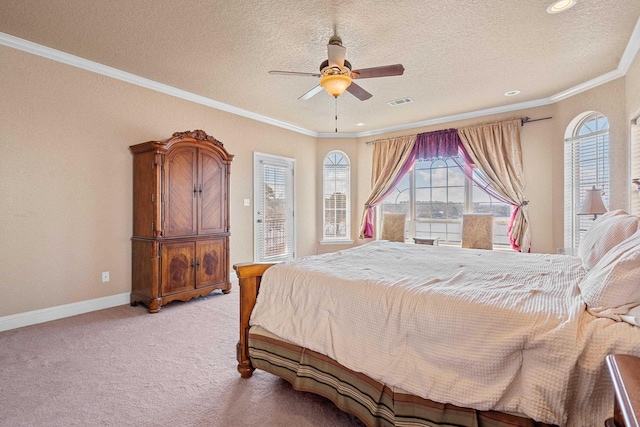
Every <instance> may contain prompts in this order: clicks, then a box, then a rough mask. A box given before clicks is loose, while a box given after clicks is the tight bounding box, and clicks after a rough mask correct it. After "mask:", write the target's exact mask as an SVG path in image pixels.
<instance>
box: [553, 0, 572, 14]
mask: <svg viewBox="0 0 640 427" xmlns="http://www.w3.org/2000/svg"><path fill="white" fill-rule="evenodd" d="M575 5H576V0H559V1H556V2H554V3H553V4H552V5H550V6H549V7H548V8H547V13H549V14H551V15H554V14H556V13H560V12H564V11H565V10H567V9H571V8H572V7H573V6H575Z"/></svg>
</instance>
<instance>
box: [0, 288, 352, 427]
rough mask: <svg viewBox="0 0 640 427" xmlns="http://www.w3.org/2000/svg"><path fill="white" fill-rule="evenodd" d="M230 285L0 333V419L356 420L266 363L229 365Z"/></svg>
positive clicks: (168, 422) (141, 422)
mask: <svg viewBox="0 0 640 427" xmlns="http://www.w3.org/2000/svg"><path fill="white" fill-rule="evenodd" d="M238 323H239V320H238V288H237V285H236V286H234V288H233V289H232V291H231V293H230V294H228V295H223V294H221V293H219V291H216V292H214V293H213V294H211V295H209V296H208V297H206V298H199V299H196V300H192V301H189V302H173V303H170V304H168V305H166V306H164V307H163V308H162V309H161V310H160V312H159V313H156V314H149V313H147V310H146V308H145V307H144V306H141V305H139V306H137V307H131V306H129V305H123V306H119V307H114V308H110V309H106V310H100V311H96V312H92V313H87V314H83V315H79V316H74V317H69V318H65V319H60V320H56V321H52V322H47V323H42V324H39V325H32V326H28V327H24V328H19V329H14V330H10V331H5V332H0V426H2V427H19V426H47V427H49V426H65V427H69V426H83V427H84V426H158V427H163V426H296V427H305V426H336V427H341V426H345V427H346V426H363V424H362V423H361V422H360V421H359V420H358V419H356V418H355V417H353V416H351V415H348V414H345V413H343V412H341V411H340V410H339V409H337V408H336V407H335V406H334V405H333V403H331V402H330V401H328V400H326V399H324V398H322V397H320V396H317V395H314V394H310V393H303V392H297V391H294V390H293V389H292V388H291V385H290V384H289V383H287V382H286V381H284V380H281V379H279V378H277V377H275V376H273V375H270V374H268V373H266V372H262V371H256V372H255V373H254V375H253V377H251V378H249V379H242V378H240V375H239V374H238V373H237V371H236V360H235V344H236V342H237V340H238Z"/></svg>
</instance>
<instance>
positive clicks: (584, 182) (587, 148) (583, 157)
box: [563, 111, 611, 248]
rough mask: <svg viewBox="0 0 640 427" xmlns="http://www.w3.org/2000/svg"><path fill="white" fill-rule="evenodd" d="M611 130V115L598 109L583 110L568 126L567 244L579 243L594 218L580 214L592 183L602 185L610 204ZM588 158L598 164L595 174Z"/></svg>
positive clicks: (565, 165) (565, 194) (564, 148)
mask: <svg viewBox="0 0 640 427" xmlns="http://www.w3.org/2000/svg"><path fill="white" fill-rule="evenodd" d="M602 120H604V125H602V126H600V127H598V123H599V122H598V121H602ZM592 122H595V127H594V130H592V131H589V132H585V130H587V129H589V126H588V125H589V124H590V123H592ZM610 134H611V129H610V128H609V119H608V118H607V116H605V115H604V114H602V113H600V112H598V111H588V112H585V113H582V114H580V115H578V116H576V117H575V118H574V119H573V120H572V121H571V123H570V124H569V126H567V130H566V132H565V139H564V147H563V150H564V246H565V247H568V248H576V247H578V246H579V245H580V240H581V238H582V236H583V235H584V233H585V232H586V230H587V229H588V228H589V226H590V225H591V223H592V222H593V217H592V216H589V215H578V212H579V211H580V208H581V206H582V203H583V202H584V199H585V197H586V190H589V189H591V187H592V186H595V187H596V188H599V189H602V191H603V196H602V199H603V201H604V204H605V206H609V190H610V184H611V170H610V166H609V162H610V158H611V156H610V147H611V143H610ZM585 152H586V153H585ZM589 152H593V154H589ZM589 156H591V157H589ZM588 162H589V163H593V164H595V172H593V173H595V177H592V176H590V175H588V170H589V169H590V167H589V166H586V165H587V163H588ZM583 172H584V173H583Z"/></svg>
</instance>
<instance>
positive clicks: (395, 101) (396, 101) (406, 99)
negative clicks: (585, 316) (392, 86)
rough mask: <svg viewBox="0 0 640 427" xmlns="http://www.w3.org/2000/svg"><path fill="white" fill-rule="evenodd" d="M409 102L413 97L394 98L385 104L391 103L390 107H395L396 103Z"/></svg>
mask: <svg viewBox="0 0 640 427" xmlns="http://www.w3.org/2000/svg"><path fill="white" fill-rule="evenodd" d="M410 102H413V99H411V98H400V99H396V100H394V101H389V102H387V104H389V105H391V106H392V107H395V106H396V105H402V104H408V103H410Z"/></svg>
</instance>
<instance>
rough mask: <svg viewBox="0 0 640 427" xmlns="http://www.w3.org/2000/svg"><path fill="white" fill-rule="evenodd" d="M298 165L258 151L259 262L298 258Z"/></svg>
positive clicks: (255, 172) (255, 171)
mask: <svg viewBox="0 0 640 427" xmlns="http://www.w3.org/2000/svg"><path fill="white" fill-rule="evenodd" d="M294 166H295V161H294V160H293V159H288V158H285V157H278V156H271V155H268V154H261V153H254V156H253V176H254V184H253V185H254V192H253V197H254V206H255V209H256V210H255V212H254V218H255V224H254V225H255V229H254V236H255V237H254V238H255V241H254V258H255V261H256V262H276V261H284V260H288V259H293V258H295V233H294V230H295V223H294V211H293V206H294V204H293V194H294V191H293V190H294V188H293V183H294V181H293V176H294Z"/></svg>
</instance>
